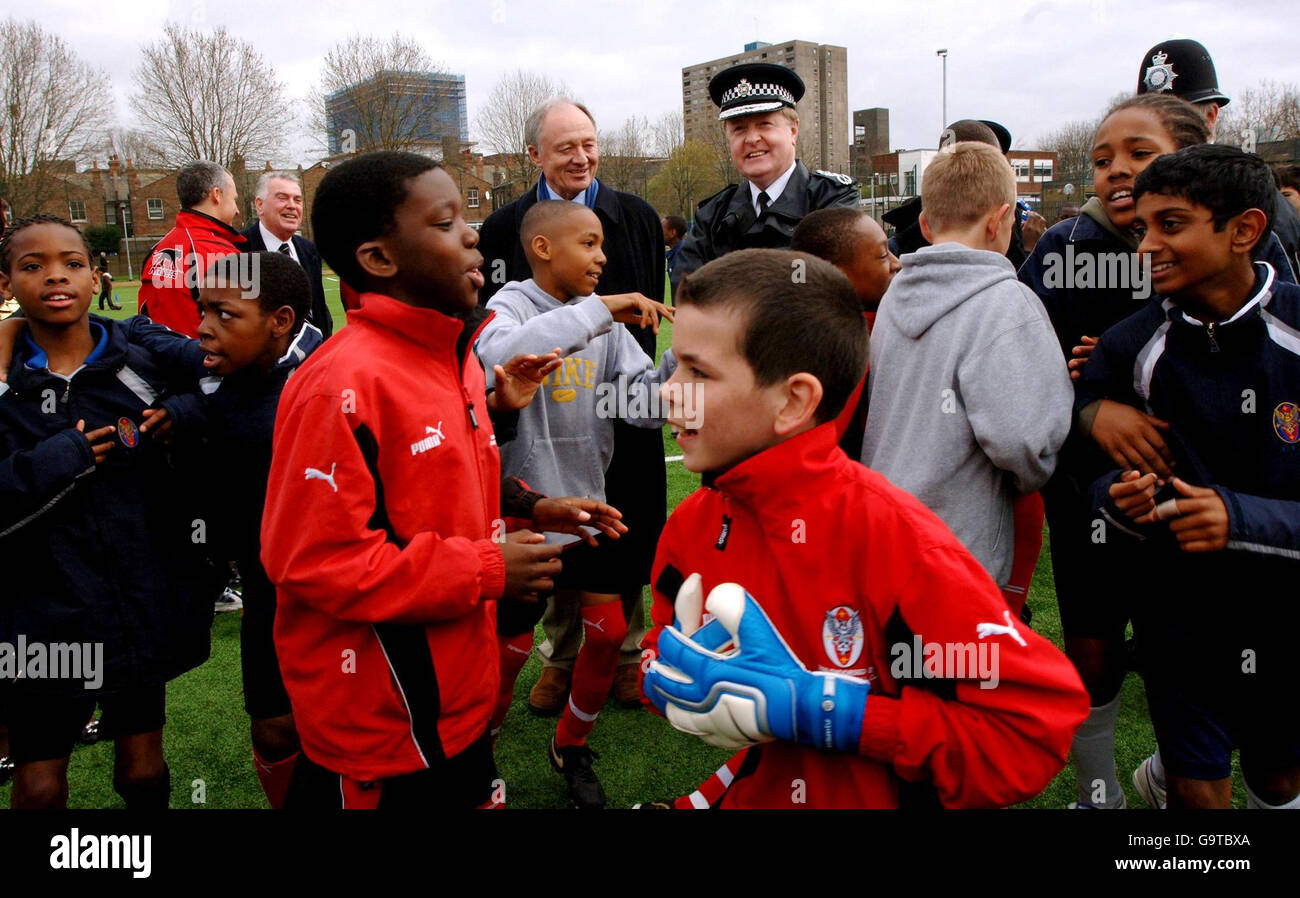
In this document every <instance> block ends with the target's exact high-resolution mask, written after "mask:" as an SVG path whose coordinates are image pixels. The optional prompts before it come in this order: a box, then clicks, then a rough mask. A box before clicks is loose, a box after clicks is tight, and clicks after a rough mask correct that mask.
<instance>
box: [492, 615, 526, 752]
mask: <svg viewBox="0 0 1300 898" xmlns="http://www.w3.org/2000/svg"><path fill="white" fill-rule="evenodd" d="M497 647H498V648H499V649H500V652H501V691H500V692H498V693H497V707H496V710H495V711H493V712H492V721H491V722H490V723H489V724H488V731H489V732H490V733H491V734H492V738H494V739H495V738H496V735H497V730H499V729H501V724H503V723H505V720H506V714H508V713H509V712H510V703H511V702H512V701H514V698H515V680H517V679H519V671H521V670H523V669H524V664H525V663H526V662H527V661H528V656H529V655H530V654H531V653H532V651H533V634H532V631H531V630H530V631H529V632H527V633H520V634H519V635H518V636H498V637H497Z"/></svg>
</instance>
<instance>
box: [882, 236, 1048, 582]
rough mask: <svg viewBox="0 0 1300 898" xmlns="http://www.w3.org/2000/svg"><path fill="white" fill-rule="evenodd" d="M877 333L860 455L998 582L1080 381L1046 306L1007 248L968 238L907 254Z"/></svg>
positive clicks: (1004, 577)
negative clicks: (1027, 498)
mask: <svg viewBox="0 0 1300 898" xmlns="http://www.w3.org/2000/svg"><path fill="white" fill-rule="evenodd" d="M902 266H903V267H902V270H901V271H899V273H898V274H897V275H896V276H895V277H894V280H893V282H892V283H891V284H890V285H889V290H888V291H886V293H885V296H884V299H883V300H881V303H880V311H879V313H878V315H877V316H876V325H875V328H874V329H873V330H872V332H871V373H870V375H869V381H868V386H869V389H870V391H871V394H870V395H871V404H870V411H869V412H868V414H867V428H866V434H865V437H864V439H863V444H862V463H863V464H864V465H866V466H868V467H870V468H872V469H874V470H876V471H879V472H880V473H881V474H883V475H884V476H885V477H886V478H887V479H888V480H889V481H890V482H891V483H893V484H895V485H896V486H898V487H901V488H902V489H904V490H906V491H907V492H909V493H911V494H912V495H914V496H916V498H918V499H920V500H921V502H922V503H924V504H925V505H926V506H927V507H928V508H929V509H930V510H931V511H933V512H934V513H935V514H937V515H938V516H939V517H940V518H942V519H943V521H944V523H946V524H947V525H948V527H949V529H951V530H952V532H953V533H954V534H955V535H956V536H957V538H958V539H960V540H961V541H962V543H963V544H964V545H965V546H966V548H967V549H969V550H970V552H971V554H972V555H974V556H975V557H976V558H977V559H978V560H979V562H980V564H982V565H984V568H985V570H987V571H988V572H989V574H990V575H992V577H993V579H994V580H995V581H996V582H997V583H998V585H999V586H1003V585H1005V584H1006V582H1007V580H1008V578H1009V577H1010V576H1011V561H1012V551H1013V549H1014V534H1013V533H1012V502H1013V500H1014V499H1015V497H1016V495H1017V494H1019V493H1026V492H1032V491H1034V490H1036V489H1038V488H1039V487H1040V486H1042V485H1043V484H1044V483H1045V482H1046V481H1047V478H1048V477H1049V476H1051V473H1052V470H1053V469H1054V468H1055V467H1056V455H1057V452H1058V451H1059V450H1060V448H1061V446H1062V444H1063V443H1064V442H1065V438H1066V435H1067V434H1069V432H1070V412H1071V407H1072V404H1073V401H1074V390H1073V388H1072V386H1071V384H1070V377H1069V374H1068V372H1067V370H1066V367H1065V361H1064V359H1062V357H1061V349H1060V346H1059V345H1058V344H1057V340H1056V335H1055V333H1054V332H1053V331H1052V328H1051V325H1050V324H1049V323H1048V320H1047V314H1046V312H1045V311H1044V309H1043V305H1042V303H1041V302H1040V301H1039V299H1038V297H1037V296H1035V295H1034V293H1033V291H1031V290H1030V289H1029V288H1028V287H1026V286H1025V285H1023V284H1021V283H1020V282H1019V281H1018V280H1017V279H1016V272H1015V269H1014V268H1013V267H1012V266H1011V263H1010V262H1008V261H1007V260H1006V257H1004V256H1000V255H997V254H996V253H993V252H988V251H985V250H976V249H971V248H969V247H967V246H963V245H962V244H959V243H941V244H939V245H937V246H927V247H923V248H922V249H920V250H918V251H917V252H915V253H910V254H908V255H906V256H903V258H902Z"/></svg>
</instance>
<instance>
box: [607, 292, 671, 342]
mask: <svg viewBox="0 0 1300 898" xmlns="http://www.w3.org/2000/svg"><path fill="white" fill-rule="evenodd" d="M600 301H601V302H603V303H604V304H605V308H607V309H609V314H610V315H612V316H613V317H614V320H615V321H619V322H622V323H623V324H631V325H636V326H638V327H648V328H651V329H653V330H654V332H655V333H656V334H657V333H659V319H660V318H667V319H668V320H669V321H672V320H673V310H672V309H670V308H668V307H667V306H666V305H664V304H663V303H661V302H655V301H654V300H653V299H650V298H649V297H646V296H642V295H641V294H640V293H619V294H617V295H615V296H602V297H601V298H600Z"/></svg>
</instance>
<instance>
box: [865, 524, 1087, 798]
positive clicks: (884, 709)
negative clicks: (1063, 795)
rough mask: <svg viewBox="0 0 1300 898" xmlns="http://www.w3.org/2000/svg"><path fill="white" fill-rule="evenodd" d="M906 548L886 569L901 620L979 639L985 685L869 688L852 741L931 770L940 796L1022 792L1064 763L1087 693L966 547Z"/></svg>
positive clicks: (910, 773)
mask: <svg viewBox="0 0 1300 898" xmlns="http://www.w3.org/2000/svg"><path fill="white" fill-rule="evenodd" d="M909 554H910V553H909ZM912 557H913V562H912V564H911V565H910V566H909V568H907V569H904V570H903V571H900V573H902V574H903V576H901V577H900V578H899V579H898V580H896V581H895V582H896V583H897V585H898V590H897V594H898V610H899V612H900V614H901V615H902V618H903V620H904V622H905V623H906V624H907V626H908V628H909V629H910V630H911V631H912V632H913V633H915V634H918V635H919V636H920V637H921V638H922V639H923V640H924V642H925V643H926V644H930V643H938V644H939V645H940V646H944V647H946V646H948V645H973V646H976V647H978V646H980V645H981V644H985V645H987V646H988V649H987V652H988V658H989V659H990V660H991V661H992V664H991V668H992V671H993V677H991V678H990V681H995V683H996V685H993V686H992V687H991V688H982V687H983V686H984V685H987V681H986V682H985V683H983V684H982V683H981V682H979V681H978V680H976V679H975V678H968V679H966V680H963V681H959V682H958V683H957V684H956V690H955V691H956V700H955V701H948V700H944V699H943V698H941V697H939V696H938V695H936V694H934V693H932V692H929V691H926V690H924V689H919V688H915V687H910V686H904V687H903V689H902V692H901V695H900V696H899V697H898V698H892V697H889V696H885V695H879V694H872V695H871V696H870V697H869V698H868V699H867V710H866V715H865V717H864V719H863V730H862V738H861V741H860V744H859V748H860V751H861V753H862V754H863V755H865V756H866V757H869V758H872V759H874V760H878V761H882V762H884V763H887V764H890V765H892V766H893V767H894V769H895V771H896V772H897V773H898V774H899V775H900V776H901V777H903V778H904V779H907V780H913V781H916V780H922V779H925V778H927V777H928V778H930V779H931V780H932V781H933V783H934V786H935V787H936V789H937V791H938V793H939V797H940V800H941V801H942V802H943V803H944V805H945V806H949V807H1004V806H1006V805H1011V804H1015V803H1017V802H1020V801H1025V800H1026V799H1028V798H1031V797H1033V796H1034V795H1037V794H1038V793H1039V792H1041V791H1042V790H1043V788H1044V787H1045V786H1047V784H1048V783H1049V782H1051V780H1052V777H1054V776H1055V775H1056V774H1057V773H1058V772H1060V770H1061V768H1062V767H1063V766H1064V765H1065V761H1066V756H1067V754H1068V752H1069V749H1070V741H1071V739H1072V738H1073V737H1074V731H1075V730H1076V729H1077V728H1078V726H1079V724H1080V723H1082V722H1083V720H1084V718H1085V717H1087V715H1088V694H1087V692H1086V691H1085V690H1084V688H1083V684H1082V682H1081V681H1080V680H1079V675H1078V674H1077V673H1076V672H1075V670H1074V666H1073V665H1072V664H1071V663H1070V662H1069V660H1068V659H1067V658H1066V657H1065V655H1063V654H1062V653H1061V652H1060V651H1059V650H1058V649H1057V648H1056V647H1055V646H1054V645H1052V644H1051V643H1050V642H1048V641H1047V640H1046V639H1044V638H1043V637H1041V636H1039V635H1038V634H1037V633H1034V632H1033V631H1032V630H1030V629H1029V628H1028V627H1026V626H1024V625H1023V624H1021V623H1020V622H1019V621H1016V620H1014V619H1013V618H1012V616H1011V612H1010V610H1009V609H1008V608H1007V605H1006V602H1005V601H1004V600H1003V598H1002V596H1001V593H1000V592H999V591H998V589H997V587H996V586H995V585H994V583H993V581H992V579H990V577H989V575H988V574H987V573H986V572H985V571H984V569H983V568H982V567H980V565H979V562H977V561H976V560H975V559H974V557H973V556H971V555H970V554H969V553H966V552H963V551H960V550H959V549H958V548H956V547H949V546H933V547H931V548H929V549H926V550H925V551H923V552H920V553H919V554H917V555H914V556H912ZM900 561H901V559H900ZM1013 634H1014V635H1013ZM995 648H996V654H993V651H994V649H995Z"/></svg>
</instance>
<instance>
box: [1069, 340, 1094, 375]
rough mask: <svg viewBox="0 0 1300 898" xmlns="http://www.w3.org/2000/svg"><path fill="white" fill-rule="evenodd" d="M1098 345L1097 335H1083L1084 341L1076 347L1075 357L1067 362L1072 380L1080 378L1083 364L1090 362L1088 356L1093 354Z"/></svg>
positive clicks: (1073, 351) (1074, 350)
mask: <svg viewBox="0 0 1300 898" xmlns="http://www.w3.org/2000/svg"><path fill="white" fill-rule="evenodd" d="M1096 345H1097V338H1096V337H1087V336H1085V337H1083V342H1082V343H1080V344H1079V345H1078V346H1076V347H1074V349H1073V350H1072V353H1073V355H1074V358H1072V359H1070V361H1068V362H1066V365H1065V366H1066V367H1067V368H1069V369H1070V380H1078V379H1079V375H1080V374H1081V373H1083V366H1084V365H1085V364H1087V362H1088V356H1090V355H1092V349H1093V347H1094V346H1096Z"/></svg>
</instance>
